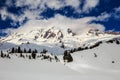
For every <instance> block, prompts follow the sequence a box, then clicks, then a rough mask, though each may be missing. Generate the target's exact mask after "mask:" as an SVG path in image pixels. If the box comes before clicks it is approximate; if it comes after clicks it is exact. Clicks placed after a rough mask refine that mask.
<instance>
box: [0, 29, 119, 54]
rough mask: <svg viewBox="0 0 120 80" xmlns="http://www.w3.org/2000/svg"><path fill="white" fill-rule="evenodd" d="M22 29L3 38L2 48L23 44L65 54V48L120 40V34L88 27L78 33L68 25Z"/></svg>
mask: <svg viewBox="0 0 120 80" xmlns="http://www.w3.org/2000/svg"><path fill="white" fill-rule="evenodd" d="M22 30H23V31H22ZM22 30H19V29H18V30H16V31H15V32H12V33H11V34H10V35H8V36H7V37H4V38H1V39H0V50H2V49H4V50H8V49H11V48H12V47H17V46H21V47H22V48H23V49H24V48H27V49H29V48H31V49H37V50H38V51H39V52H41V51H42V50H43V49H47V50H48V52H50V53H53V54H63V52H64V51H65V50H70V49H73V48H78V47H85V46H88V47H90V46H92V45H94V44H95V43H97V42H100V41H102V42H105V41H108V40H111V39H118V40H119V38H120V35H113V34H107V33H104V32H101V31H99V30H98V29H94V28H93V29H87V30H85V31H84V32H82V33H80V34H76V33H75V32H73V31H72V30H71V29H70V28H67V27H47V28H41V27H40V28H36V29H32V30H31V29H30V30H27V31H24V30H25V29H22Z"/></svg>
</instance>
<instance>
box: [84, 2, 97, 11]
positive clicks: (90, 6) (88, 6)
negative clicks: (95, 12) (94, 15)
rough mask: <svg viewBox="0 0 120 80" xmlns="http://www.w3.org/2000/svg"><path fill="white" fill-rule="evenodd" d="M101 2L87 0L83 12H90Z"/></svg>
mask: <svg viewBox="0 0 120 80" xmlns="http://www.w3.org/2000/svg"><path fill="white" fill-rule="evenodd" d="M98 3H99V0H85V4H84V6H83V12H86V13H88V12H89V10H91V9H93V8H95V7H96V6H97V5H98Z"/></svg>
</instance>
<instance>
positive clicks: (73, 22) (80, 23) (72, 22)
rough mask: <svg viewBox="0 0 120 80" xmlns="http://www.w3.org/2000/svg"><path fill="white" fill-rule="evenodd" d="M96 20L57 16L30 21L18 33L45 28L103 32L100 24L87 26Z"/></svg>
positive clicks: (78, 31)
mask: <svg viewBox="0 0 120 80" xmlns="http://www.w3.org/2000/svg"><path fill="white" fill-rule="evenodd" d="M94 19H96V18H95V17H85V18H81V19H71V18H67V17H65V16H62V15H59V14H57V15H56V16H55V17H54V18H50V19H48V20H30V21H28V22H27V23H26V24H25V25H23V26H21V27H20V28H19V29H18V31H17V32H19V31H22V33H23V31H25V32H27V31H29V30H33V29H38V28H41V27H42V28H47V27H54V26H56V27H60V28H64V27H68V28H71V29H72V30H73V31H74V32H76V33H80V32H81V31H82V30H83V29H86V28H98V29H100V30H101V31H104V29H105V27H104V26H103V25H101V24H95V23H94V24H89V22H90V21H92V20H94Z"/></svg>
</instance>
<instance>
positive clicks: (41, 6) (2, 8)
mask: <svg viewBox="0 0 120 80" xmlns="http://www.w3.org/2000/svg"><path fill="white" fill-rule="evenodd" d="M58 14H59V15H60V16H62V17H65V18H69V19H71V20H73V19H74V20H78V19H79V20H80V19H83V18H85V19H88V18H94V19H90V20H89V21H88V22H87V23H86V24H88V23H89V24H100V25H102V26H104V27H105V30H106V31H107V30H112V31H120V0H0V36H4V35H6V34H7V33H6V32H5V30H7V29H14V28H18V27H20V26H22V25H24V24H26V23H27V22H29V21H30V20H48V21H49V19H51V18H55V16H56V15H58ZM53 22H54V21H53ZM73 24H74V23H73ZM75 24H76V23H75ZM96 26H97V25H96ZM79 27H81V26H79Z"/></svg>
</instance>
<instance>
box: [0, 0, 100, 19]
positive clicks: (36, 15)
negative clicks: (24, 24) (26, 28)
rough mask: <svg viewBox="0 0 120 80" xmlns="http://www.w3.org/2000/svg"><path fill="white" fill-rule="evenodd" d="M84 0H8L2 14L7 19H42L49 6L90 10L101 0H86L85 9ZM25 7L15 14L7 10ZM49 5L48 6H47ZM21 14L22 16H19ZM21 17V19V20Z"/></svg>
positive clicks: (80, 10)
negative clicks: (81, 5) (81, 7)
mask: <svg viewBox="0 0 120 80" xmlns="http://www.w3.org/2000/svg"><path fill="white" fill-rule="evenodd" d="M81 2H82V0H15V2H14V3H13V2H12V0H6V5H7V6H4V8H6V9H4V8H3V9H1V11H0V14H1V15H2V19H3V20H5V19H6V17H9V16H10V17H12V18H11V19H12V20H14V21H16V20H18V21H21V20H24V19H25V17H26V18H28V19H40V18H41V16H40V14H41V13H42V12H43V11H45V10H46V9H47V7H49V8H51V9H54V10H59V9H61V8H63V7H65V6H71V7H73V8H74V9H75V11H76V12H79V13H82V12H88V11H90V9H92V8H94V7H95V6H96V5H97V4H98V2H99V0H85V4H84V5H83V9H80V8H79V6H80V4H81ZM13 5H14V7H24V9H23V10H22V13H23V14H20V15H15V14H13V15H12V14H11V13H9V12H8V11H7V7H11V6H13ZM46 6H47V7H46ZM19 16H20V17H19ZM19 19H20V20H19Z"/></svg>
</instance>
